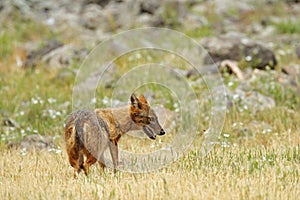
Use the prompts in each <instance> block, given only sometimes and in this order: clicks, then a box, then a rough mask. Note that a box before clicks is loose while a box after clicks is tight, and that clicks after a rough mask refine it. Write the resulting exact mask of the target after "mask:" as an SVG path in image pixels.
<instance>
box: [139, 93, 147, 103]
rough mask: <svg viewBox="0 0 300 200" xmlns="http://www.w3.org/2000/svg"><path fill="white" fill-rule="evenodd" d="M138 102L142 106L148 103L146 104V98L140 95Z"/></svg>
mask: <svg viewBox="0 0 300 200" xmlns="http://www.w3.org/2000/svg"><path fill="white" fill-rule="evenodd" d="M139 101H140V102H141V103H143V104H148V102H147V100H146V98H145V96H144V95H143V94H141V95H140V96H139Z"/></svg>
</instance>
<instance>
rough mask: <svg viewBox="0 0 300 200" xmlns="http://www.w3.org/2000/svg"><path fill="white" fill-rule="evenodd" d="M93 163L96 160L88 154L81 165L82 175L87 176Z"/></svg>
mask: <svg viewBox="0 0 300 200" xmlns="http://www.w3.org/2000/svg"><path fill="white" fill-rule="evenodd" d="M95 162H97V159H96V158H95V157H94V156H92V154H90V153H88V155H87V156H86V161H85V163H84V164H83V169H84V173H85V175H86V176H87V175H88V174H89V172H90V166H91V165H93V164H94V163H95Z"/></svg>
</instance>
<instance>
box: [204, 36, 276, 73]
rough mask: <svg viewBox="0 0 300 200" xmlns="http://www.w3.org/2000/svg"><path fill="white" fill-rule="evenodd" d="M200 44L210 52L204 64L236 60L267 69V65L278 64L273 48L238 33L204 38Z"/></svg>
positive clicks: (272, 66) (272, 67) (273, 65)
mask: <svg viewBox="0 0 300 200" xmlns="http://www.w3.org/2000/svg"><path fill="white" fill-rule="evenodd" d="M200 44H201V45H202V46H203V47H204V48H205V49H206V50H207V52H208V54H207V55H206V56H205V58H204V64H212V63H214V62H221V61H223V60H235V61H238V62H240V61H245V62H246V63H247V64H248V65H249V66H251V67H253V68H258V69H265V68H266V67H267V66H269V67H270V68H271V69H274V67H275V66H276V64H277V60H276V57H275V54H274V51H273V50H271V49H270V48H268V47H266V45H264V44H261V43H259V42H256V41H253V40H251V39H249V38H247V37H244V36H241V35H238V34H229V35H224V36H219V37H208V38H204V39H202V40H201V41H200Z"/></svg>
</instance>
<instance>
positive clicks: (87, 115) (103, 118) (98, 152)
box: [65, 94, 165, 178]
mask: <svg viewBox="0 0 300 200" xmlns="http://www.w3.org/2000/svg"><path fill="white" fill-rule="evenodd" d="M130 101H131V104H130V105H128V106H124V107H120V108H110V109H95V110H94V111H89V110H77V111H75V112H73V113H71V114H70V116H69V117H68V119H67V122H66V126H65V142H66V149H67V154H68V157H69V162H70V164H71V166H72V167H73V168H74V178H77V176H78V174H79V173H80V171H81V170H84V172H85V174H86V175H88V173H89V167H90V166H91V165H92V164H94V163H95V162H97V161H98V163H99V164H100V166H101V168H102V169H104V167H105V163H104V156H103V153H104V151H105V150H106V149H107V148H108V147H109V150H110V154H111V157H112V161H113V165H114V172H116V168H117V166H118V141H119V139H120V137H121V136H122V135H123V134H124V133H126V132H128V131H132V130H143V132H144V133H145V134H146V135H147V136H148V137H149V138H151V139H153V140H154V139H155V138H156V135H164V134H165V131H164V130H163V128H162V127H161V125H160V124H159V122H158V119H157V116H156V114H155V112H154V111H153V109H151V108H150V106H149V104H148V102H147V100H146V99H145V97H144V95H140V96H139V97H136V96H135V95H134V94H132V95H131V97H130ZM84 157H85V161H84Z"/></svg>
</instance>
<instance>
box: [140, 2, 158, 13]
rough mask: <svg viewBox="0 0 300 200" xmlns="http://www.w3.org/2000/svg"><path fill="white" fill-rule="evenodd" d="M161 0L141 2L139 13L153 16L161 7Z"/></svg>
mask: <svg viewBox="0 0 300 200" xmlns="http://www.w3.org/2000/svg"><path fill="white" fill-rule="evenodd" d="M161 3H162V1H161V0H148V1H142V2H141V11H140V12H141V13H148V14H152V15H153V14H154V13H155V12H156V11H157V9H158V8H159V6H160V5H161Z"/></svg>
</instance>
